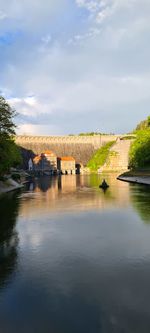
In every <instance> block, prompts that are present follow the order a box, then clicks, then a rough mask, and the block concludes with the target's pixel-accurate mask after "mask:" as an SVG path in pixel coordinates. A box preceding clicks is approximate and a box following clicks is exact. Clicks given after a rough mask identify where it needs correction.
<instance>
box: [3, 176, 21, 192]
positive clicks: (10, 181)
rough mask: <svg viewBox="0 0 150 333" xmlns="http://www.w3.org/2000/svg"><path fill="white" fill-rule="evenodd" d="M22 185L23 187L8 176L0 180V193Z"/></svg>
mask: <svg viewBox="0 0 150 333" xmlns="http://www.w3.org/2000/svg"><path fill="white" fill-rule="evenodd" d="M22 187H23V185H22V184H19V183H17V182H16V181H15V180H13V179H12V178H9V179H7V180H5V181H0V194H4V193H7V192H11V191H14V190H17V189H20V188H22Z"/></svg>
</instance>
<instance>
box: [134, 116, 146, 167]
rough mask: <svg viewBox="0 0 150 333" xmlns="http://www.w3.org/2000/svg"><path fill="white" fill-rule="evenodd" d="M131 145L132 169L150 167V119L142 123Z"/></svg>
mask: <svg viewBox="0 0 150 333" xmlns="http://www.w3.org/2000/svg"><path fill="white" fill-rule="evenodd" d="M137 128H140V129H138V130H136V135H137V136H136V139H135V140H134V142H133V144H132V145H131V149H130V161H129V166H130V168H132V169H138V168H149V167H150V117H148V118H147V120H145V121H142V122H141V123H140V124H139V125H138V127H137Z"/></svg>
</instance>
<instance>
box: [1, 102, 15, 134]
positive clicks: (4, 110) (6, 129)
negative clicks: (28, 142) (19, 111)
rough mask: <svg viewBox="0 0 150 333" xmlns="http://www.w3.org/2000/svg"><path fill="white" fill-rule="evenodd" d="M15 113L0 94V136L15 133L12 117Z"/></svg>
mask: <svg viewBox="0 0 150 333" xmlns="http://www.w3.org/2000/svg"><path fill="white" fill-rule="evenodd" d="M15 115H16V112H15V110H13V109H12V108H11V107H10V105H9V104H8V103H7V102H6V100H5V99H4V98H3V97H2V96H0V136H6V137H8V136H11V135H14V134H15V127H16V126H15V124H14V123H13V120H12V119H13V117H14V116H15Z"/></svg>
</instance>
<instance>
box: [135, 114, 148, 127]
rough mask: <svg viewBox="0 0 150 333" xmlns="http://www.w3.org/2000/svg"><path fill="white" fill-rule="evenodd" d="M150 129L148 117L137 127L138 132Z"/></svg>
mask: <svg viewBox="0 0 150 333" xmlns="http://www.w3.org/2000/svg"><path fill="white" fill-rule="evenodd" d="M149 127H150V116H149V117H147V119H146V120H143V121H141V122H140V123H139V124H138V125H137V127H136V131H141V130H145V129H148V128H149Z"/></svg>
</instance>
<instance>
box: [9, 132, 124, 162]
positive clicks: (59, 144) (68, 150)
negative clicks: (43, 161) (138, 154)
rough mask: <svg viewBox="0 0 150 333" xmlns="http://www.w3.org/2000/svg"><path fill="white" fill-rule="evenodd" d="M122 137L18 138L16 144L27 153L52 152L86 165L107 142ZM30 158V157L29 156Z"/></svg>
mask: <svg viewBox="0 0 150 333" xmlns="http://www.w3.org/2000/svg"><path fill="white" fill-rule="evenodd" d="M118 137H121V136H120V135H94V136H79V135H72V136H71V135H66V136H26V135H20V136H16V138H15V141H16V144H17V145H18V146H20V147H22V148H24V150H26V151H28V152H29V151H32V153H34V154H40V153H42V152H43V151H45V150H52V151H53V152H54V153H55V154H56V155H57V156H62V157H63V156H73V157H74V158H75V160H76V162H77V163H82V164H83V165H86V164H87V162H88V161H89V160H90V158H91V157H92V155H93V154H94V153H95V151H96V150H97V149H98V148H100V147H102V146H103V145H105V144H106V143H107V142H110V141H115V140H117V138H118ZM28 156H29V155H28Z"/></svg>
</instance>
